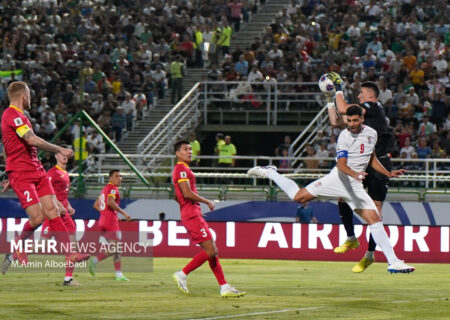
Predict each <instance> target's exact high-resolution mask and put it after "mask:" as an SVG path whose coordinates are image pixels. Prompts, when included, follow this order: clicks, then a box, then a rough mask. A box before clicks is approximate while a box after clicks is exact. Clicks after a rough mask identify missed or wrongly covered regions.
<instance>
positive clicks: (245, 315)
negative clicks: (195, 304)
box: [187, 307, 322, 320]
mask: <svg viewBox="0 0 450 320" xmlns="http://www.w3.org/2000/svg"><path fill="white" fill-rule="evenodd" d="M320 308H322V307H307V308H296V309H281V310H273V311H261V312H253V313H243V314H234V315H228V316H217V317H209V318H191V319H187V320H214V319H227V318H240V317H249V316H259V315H262V314H272V313H283V312H292V311H303V310H315V309H320Z"/></svg>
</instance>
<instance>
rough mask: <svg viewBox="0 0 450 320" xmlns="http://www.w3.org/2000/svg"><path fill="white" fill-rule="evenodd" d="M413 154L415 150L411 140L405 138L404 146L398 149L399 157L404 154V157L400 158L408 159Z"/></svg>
mask: <svg viewBox="0 0 450 320" xmlns="http://www.w3.org/2000/svg"><path fill="white" fill-rule="evenodd" d="M415 152H416V149H415V148H414V147H413V146H412V145H411V139H410V138H409V137H407V138H406V139H405V146H404V147H403V148H401V149H400V154H401V155H403V154H405V156H404V157H402V158H406V159H410V158H411V156H412V154H413V153H415Z"/></svg>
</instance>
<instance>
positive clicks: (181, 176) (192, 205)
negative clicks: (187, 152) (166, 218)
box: [172, 162, 202, 220]
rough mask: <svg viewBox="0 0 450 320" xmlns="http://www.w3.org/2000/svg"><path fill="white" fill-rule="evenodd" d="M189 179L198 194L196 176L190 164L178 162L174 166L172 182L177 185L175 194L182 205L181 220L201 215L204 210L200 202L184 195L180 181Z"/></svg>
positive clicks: (192, 188) (193, 190)
mask: <svg viewBox="0 0 450 320" xmlns="http://www.w3.org/2000/svg"><path fill="white" fill-rule="evenodd" d="M183 181H188V182H189V185H190V187H191V190H192V192H194V193H196V194H198V191H197V187H196V185H195V176H194V173H193V172H192V170H191V169H189V166H188V165H187V164H185V163H183V162H178V163H177V164H176V165H175V167H174V168H173V172H172V182H173V184H174V186H175V194H176V197H177V201H178V203H179V205H180V211H181V220H187V219H189V218H192V217H195V216H201V215H202V210H201V209H200V203H198V202H197V201H192V200H190V199H186V198H185V197H184V196H183V192H182V191H181V188H180V185H179V184H180V182H183Z"/></svg>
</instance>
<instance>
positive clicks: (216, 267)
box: [209, 256, 227, 286]
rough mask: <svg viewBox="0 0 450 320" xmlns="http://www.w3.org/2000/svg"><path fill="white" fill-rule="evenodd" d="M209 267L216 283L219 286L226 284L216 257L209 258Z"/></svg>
mask: <svg viewBox="0 0 450 320" xmlns="http://www.w3.org/2000/svg"><path fill="white" fill-rule="evenodd" d="M209 267H210V268H211V270H212V272H214V275H215V276H216V279H217V282H218V283H219V285H220V286H221V285H223V284H226V283H227V282H226V280H225V275H224V274H223V270H222V266H221V265H220V262H219V257H218V256H214V257H212V258H209Z"/></svg>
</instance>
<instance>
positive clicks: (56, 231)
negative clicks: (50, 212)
mask: <svg viewBox="0 0 450 320" xmlns="http://www.w3.org/2000/svg"><path fill="white" fill-rule="evenodd" d="M48 224H49V226H50V230H51V232H52V234H53V235H54V236H55V238H56V241H58V242H59V243H60V244H61V245H62V246H61V250H62V251H65V253H70V238H69V234H68V233H67V229H66V226H65V225H64V222H63V221H62V219H61V217H59V216H58V217H56V218H53V219H48Z"/></svg>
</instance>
